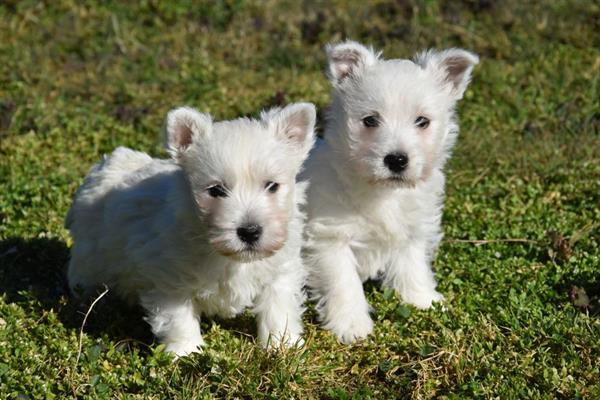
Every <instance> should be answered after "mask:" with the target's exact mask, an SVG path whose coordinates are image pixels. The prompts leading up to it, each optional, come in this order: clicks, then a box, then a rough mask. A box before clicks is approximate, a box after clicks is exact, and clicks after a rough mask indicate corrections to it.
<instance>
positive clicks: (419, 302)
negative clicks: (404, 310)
mask: <svg viewBox="0 0 600 400" xmlns="http://www.w3.org/2000/svg"><path fill="white" fill-rule="evenodd" d="M401 296H402V300H404V302H405V303H408V304H412V305H413V306H415V307H417V308H419V309H421V310H426V309H428V308H431V306H432V305H433V303H435V302H438V301H442V300H444V296H443V295H442V294H441V293H439V292H438V291H436V290H435V289H429V290H412V291H409V292H406V293H402V295H401Z"/></svg>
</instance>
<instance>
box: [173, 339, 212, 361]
mask: <svg viewBox="0 0 600 400" xmlns="http://www.w3.org/2000/svg"><path fill="white" fill-rule="evenodd" d="M203 344H204V342H203V341H197V340H188V341H179V342H170V343H165V345H166V347H165V350H166V351H168V352H169V353H173V354H174V355H175V358H180V357H185V356H187V355H190V354H191V353H200V352H201V351H202V345H203Z"/></svg>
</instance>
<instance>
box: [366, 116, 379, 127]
mask: <svg viewBox="0 0 600 400" xmlns="http://www.w3.org/2000/svg"><path fill="white" fill-rule="evenodd" d="M362 122H363V125H364V126H366V127H367V128H376V127H378V126H379V120H378V119H377V116H375V115H368V116H366V117H364V118H363V119H362Z"/></svg>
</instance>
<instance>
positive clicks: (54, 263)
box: [0, 0, 600, 399]
mask: <svg viewBox="0 0 600 400" xmlns="http://www.w3.org/2000/svg"><path fill="white" fill-rule="evenodd" d="M125 4H126V2H116V1H107V2H100V1H88V2H76V1H69V0H57V1H40V2H38V1H11V0H9V1H3V2H2V3H0V293H3V294H1V295H0V397H1V398H19V399H22V398H64V397H77V398H144V399H149V398H157V399H158V398H161V399H162V398H181V399H183V398H186V399H187V398H213V397H223V398H262V397H266V398H273V399H279V398H328V399H350V398H373V399H382V398H411V397H412V398H434V397H435V398H468V397H483V398H492V397H496V398H569V399H571V398H589V399H593V398H600V319H599V308H600V307H599V304H598V297H599V296H600V269H599V266H600V250H599V236H600V235H599V228H600V211H599V210H600V159H599V154H600V152H599V149H600V139H599V134H598V130H599V127H600V114H599V109H600V107H599V106H600V101H599V99H600V95H599V93H598V84H599V77H600V50H599V48H600V46H599V44H600V43H599V36H598V31H600V26H599V24H598V21H599V20H600V7H599V6H598V4H597V3H596V2H592V1H564V0H559V1H538V2H519V1H516V0H515V1H513V0H506V1H503V2H492V1H484V0H462V1H439V2H438V1H424V0H419V1H418V0H405V1H384V0H377V1H374V2H346V1H334V2H309V1H306V2H275V1H269V2H253V1H242V0H226V1H222V2H218V3H217V2H210V1H201V2H193V4H187V2H186V4H185V5H184V4H181V5H175V3H173V2H169V3H167V2H158V1H153V0H148V1H143V2H139V3H138V4H137V5H133V3H131V5H125ZM345 37H350V38H354V39H356V40H360V41H363V42H366V43H370V44H373V45H374V46H375V47H377V48H381V49H383V50H384V54H385V55H386V56H388V57H405V58H406V57H410V56H411V55H412V54H414V53H415V52H416V51H418V50H421V49H423V48H428V47H437V48H443V47H449V46H459V47H464V48H467V49H470V50H472V51H474V52H476V53H478V54H480V56H481V64H480V65H479V66H478V67H477V68H476V70H475V72H474V79H473V83H472V85H471V86H470V88H469V90H468V92H467V93H466V96H465V98H464V100H463V101H462V102H461V105H460V110H459V115H460V121H461V136H460V139H459V143H458V145H457V148H456V151H455V155H454V158H453V159H452V161H451V163H450V165H449V168H448V171H447V172H448V191H447V192H448V197H447V201H446V208H445V214H444V231H445V235H446V236H445V237H446V238H445V241H444V243H443V245H442V247H441V249H440V252H439V256H438V259H437V261H436V265H435V267H436V274H437V277H438V279H439V282H440V287H439V289H440V291H441V292H442V293H444V294H445V296H446V302H445V304H444V307H443V308H442V307H440V306H436V307H434V308H433V309H431V310H428V311H418V310H416V309H413V308H411V307H408V306H405V305H400V303H399V301H398V298H397V297H396V295H395V294H394V293H392V292H390V291H387V290H383V289H381V288H380V286H378V285H377V284H367V285H366V292H367V295H368V298H369V300H370V301H371V303H372V304H373V306H374V310H375V312H374V318H375V319H376V328H375V334H374V335H373V336H372V337H371V338H369V339H368V340H366V341H364V342H362V343H358V344H355V345H352V346H344V345H341V344H338V343H337V342H336V340H335V339H334V338H333V337H332V335H331V334H330V333H328V332H325V331H323V330H321V329H319V328H318V327H317V324H316V321H315V314H314V311H313V310H311V309H309V311H308V312H307V313H306V317H305V321H306V327H307V329H306V330H307V341H306V346H305V348H304V349H302V350H293V351H289V352H287V353H285V354H276V353H268V352H264V351H263V350H261V349H260V348H259V347H258V346H257V345H256V344H255V335H254V327H253V326H254V322H253V320H252V318H251V317H250V316H243V317H240V318H237V319H235V320H233V321H219V320H205V321H203V323H202V328H203V330H204V332H205V334H206V341H207V344H208V345H207V347H206V349H205V352H204V353H202V354H199V355H195V356H193V357H190V358H186V359H182V360H181V361H179V362H178V363H176V364H173V363H172V362H171V359H170V357H169V356H167V355H166V354H165V353H164V352H163V351H161V347H160V346H157V344H156V343H155V342H154V341H153V338H152V336H151V335H150V333H149V331H148V328H147V326H146V325H145V323H144V322H143V320H142V318H141V317H142V316H141V314H140V312H139V310H135V309H130V308H126V307H125V306H124V305H122V304H120V303H119V302H118V300H116V299H114V298H112V297H111V296H110V293H109V295H108V296H107V298H105V299H103V300H102V301H101V302H100V303H99V304H98V305H97V306H96V307H95V308H94V310H93V311H92V313H91V314H90V316H89V318H88V321H87V324H86V326H85V329H84V332H85V334H84V335H83V342H82V353H81V356H80V357H79V359H78V349H79V332H80V326H81V323H82V320H83V314H84V313H85V311H86V310H87V305H86V304H78V303H77V302H75V301H74V300H72V299H71V298H69V296H68V293H67V289H66V284H65V278H64V270H65V265H66V262H67V260H68V249H69V246H70V239H69V236H68V233H67V232H66V231H65V229H64V228H63V216H64V215H65V213H66V211H67V209H68V207H69V204H70V202H71V199H72V196H73V193H74V191H75V189H76V188H77V186H78V185H79V184H80V183H81V181H82V178H83V176H84V175H85V173H86V171H87V170H88V168H89V167H90V165H91V164H92V163H94V162H96V161H97V160H98V159H99V158H100V156H101V155H102V154H104V153H107V152H110V151H111V150H112V149H113V148H114V147H116V146H119V145H125V146H131V147H134V148H136V149H140V150H144V151H148V152H150V153H152V154H154V155H164V154H165V153H164V151H163V150H162V149H161V146H160V140H159V131H160V127H161V125H162V120H163V118H164V116H165V114H166V112H167V111H168V110H169V109H171V108H173V107H175V106H179V105H183V104H189V105H193V106H196V107H198V108H200V109H201V110H203V111H209V112H211V113H212V114H213V115H214V116H215V117H216V118H217V119H222V118H231V117H236V116H240V115H252V114H256V112H257V111H258V110H260V109H261V108H264V107H267V106H269V105H273V104H281V103H283V102H290V101H299V100H305V101H312V102H314V103H316V104H317V106H318V107H319V108H320V109H321V110H323V109H324V108H325V107H326V106H327V104H328V102H329V98H330V97H329V84H328V82H327V81H326V78H325V76H324V74H323V70H324V53H323V46H324V44H325V43H326V42H328V41H335V40H340V39H343V38H345ZM322 123H323V122H322V121H321V126H322ZM505 239H519V240H521V239H524V241H508V242H506V241H503V240H505ZM473 240H485V242H484V243H476V242H475V243H474V242H472V241H473ZM584 292H585V294H586V295H587V297H588V299H589V301H586V299H585V295H584Z"/></svg>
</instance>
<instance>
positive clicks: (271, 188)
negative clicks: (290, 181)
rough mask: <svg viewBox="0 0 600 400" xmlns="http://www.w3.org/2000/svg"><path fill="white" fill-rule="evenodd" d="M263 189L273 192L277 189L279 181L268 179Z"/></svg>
mask: <svg viewBox="0 0 600 400" xmlns="http://www.w3.org/2000/svg"><path fill="white" fill-rule="evenodd" d="M265 189H267V190H268V191H269V193H275V192H277V191H278V190H279V183H277V182H271V181H269V182H267V184H266V185H265Z"/></svg>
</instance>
